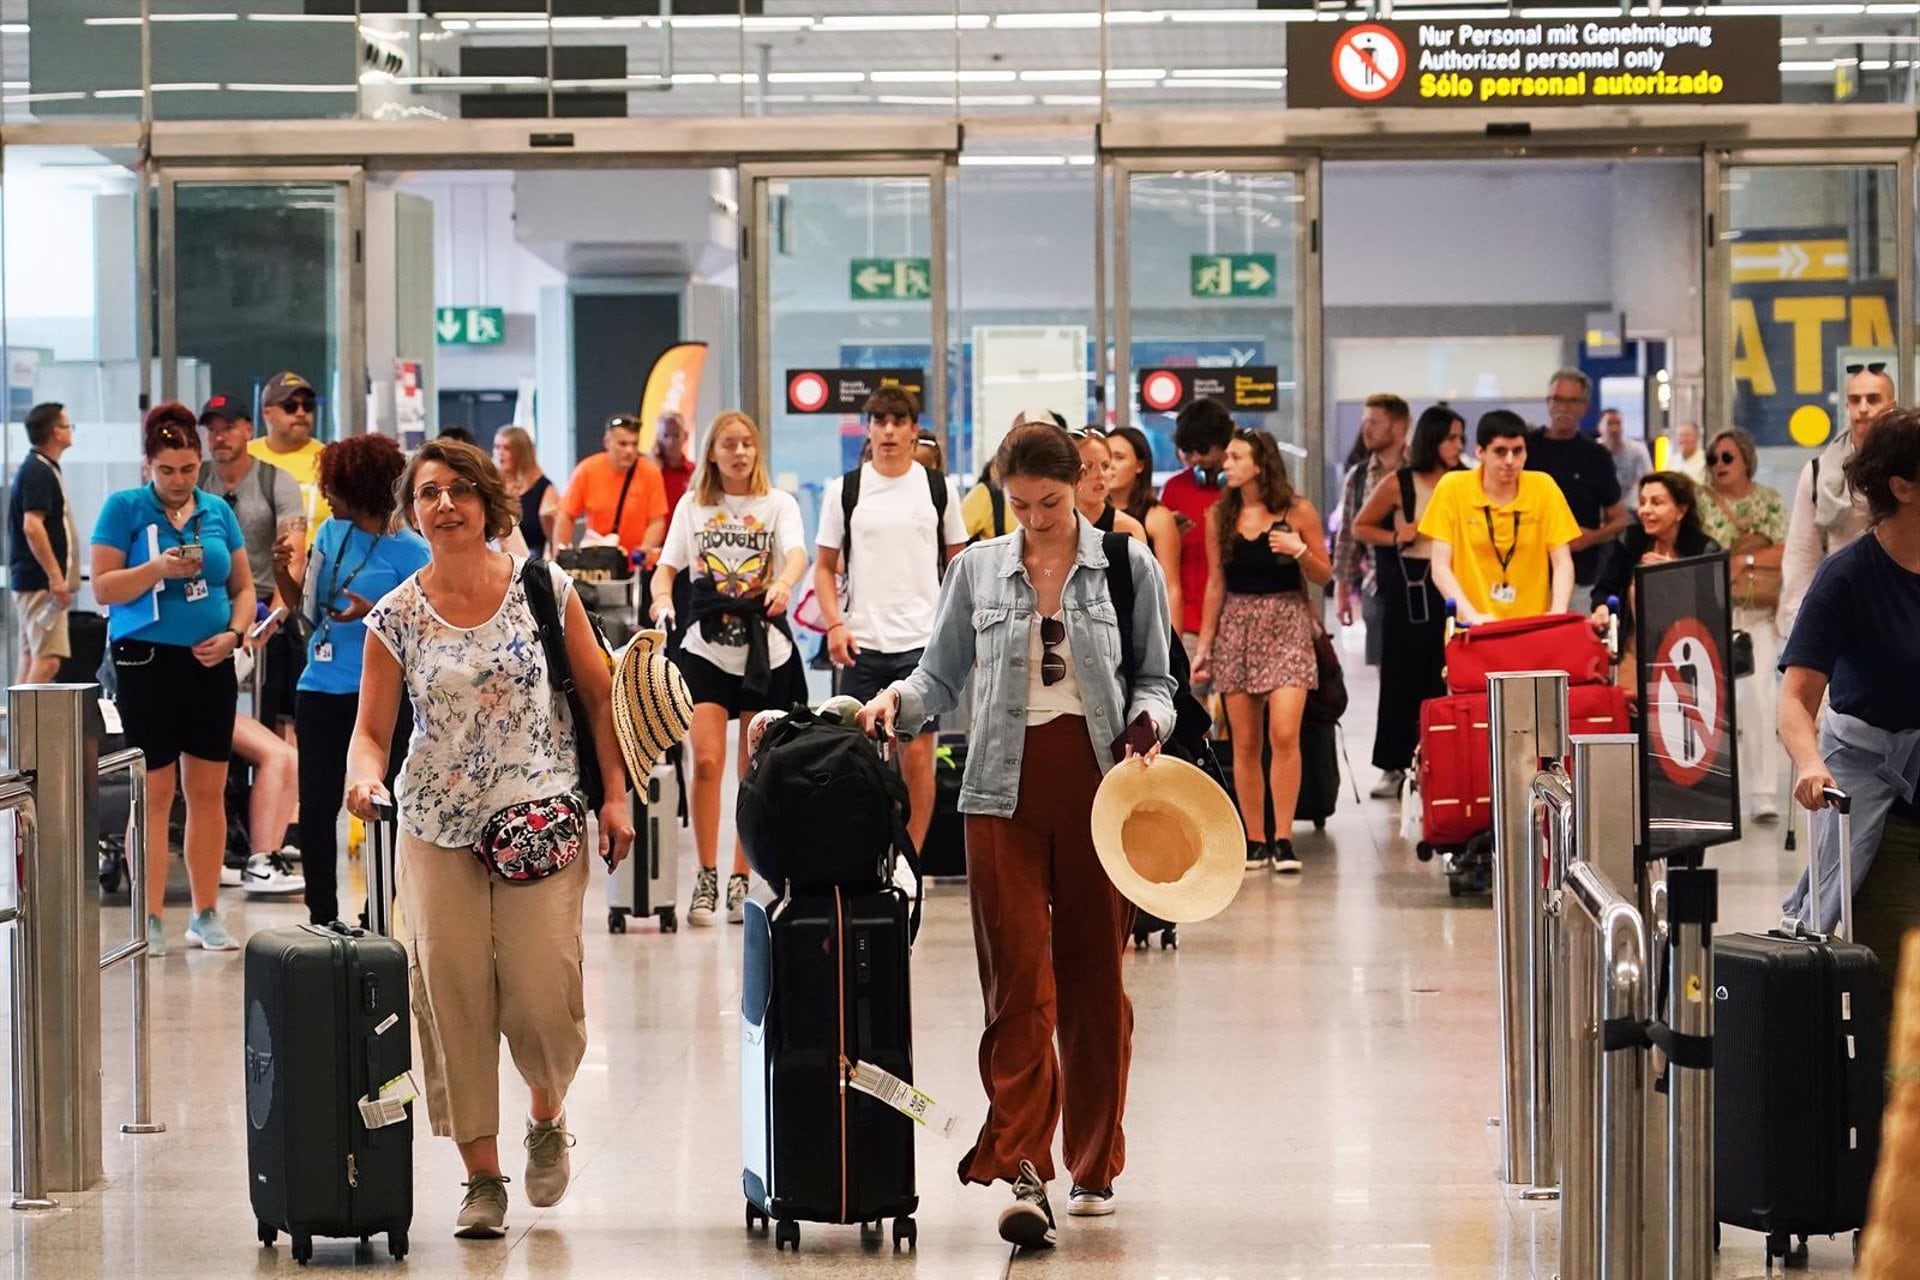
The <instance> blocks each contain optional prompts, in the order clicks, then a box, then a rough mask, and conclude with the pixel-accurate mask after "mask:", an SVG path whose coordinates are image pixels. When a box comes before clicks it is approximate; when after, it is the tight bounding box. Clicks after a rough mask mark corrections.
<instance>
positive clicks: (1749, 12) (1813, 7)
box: [1713, 4, 1867, 18]
mask: <svg viewBox="0 0 1920 1280" xmlns="http://www.w3.org/2000/svg"><path fill="white" fill-rule="evenodd" d="M1866 11H1867V6H1866V5H1864V4H1722V5H1715V6H1714V8H1713V13H1714V16H1716V17H1728V18H1731V17H1752V18H1818V17H1835V18H1844V17H1848V16H1851V15H1857V14H1864V13H1866Z"/></svg>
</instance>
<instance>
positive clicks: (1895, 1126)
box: [1854, 929, 1920, 1280]
mask: <svg viewBox="0 0 1920 1280" xmlns="http://www.w3.org/2000/svg"><path fill="white" fill-rule="evenodd" d="M1915 1259H1920V929H1909V930H1908V931H1907V934H1906V937H1905V938H1904V940H1903V941H1902V942H1901V944H1900V970H1899V979H1898V981H1897V983H1896V984H1895V987H1894V995H1893V1039H1892V1041H1891V1042H1890V1044H1889V1045H1888V1053H1887V1106H1886V1110H1885V1111H1884V1112H1882V1113H1881V1117H1880V1163H1879V1165H1878V1167H1877V1168H1875V1170H1874V1173H1873V1198H1872V1200H1871V1202H1870V1203H1869V1204H1868V1207H1867V1229H1866V1234H1865V1235H1864V1236H1862V1237H1861V1241H1860V1260H1859V1262H1858V1263H1856V1264H1855V1267H1854V1274H1855V1275H1856V1276H1859V1277H1861V1278H1862V1280H1907V1278H1909V1277H1911V1276H1912V1275H1913V1274H1914V1269H1915Z"/></svg>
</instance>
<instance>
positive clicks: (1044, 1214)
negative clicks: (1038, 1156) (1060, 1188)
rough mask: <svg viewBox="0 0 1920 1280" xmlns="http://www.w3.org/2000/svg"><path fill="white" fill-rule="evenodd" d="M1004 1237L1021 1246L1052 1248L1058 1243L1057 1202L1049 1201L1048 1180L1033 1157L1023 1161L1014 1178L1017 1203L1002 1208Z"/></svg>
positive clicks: (1001, 1223)
mask: <svg viewBox="0 0 1920 1280" xmlns="http://www.w3.org/2000/svg"><path fill="white" fill-rule="evenodd" d="M1000 1238H1001V1239H1002V1240H1005V1241H1006V1242H1007V1243H1008V1244H1010V1245H1014V1246H1015V1247H1017V1248H1021V1249H1051V1248H1053V1245H1054V1240H1055V1234H1054V1223H1053V1206H1051V1205H1049V1204H1048V1203H1047V1184H1046V1183H1044V1182H1042V1181H1040V1174H1039V1172H1038V1171H1037V1170H1035V1169H1034V1167H1033V1161H1031V1160H1022V1161H1021V1162H1020V1176H1019V1177H1018V1178H1015V1179H1014V1180H1013V1203H1012V1204H1010V1205H1008V1206H1007V1207H1006V1208H1005V1209H1002V1210H1001V1211H1000Z"/></svg>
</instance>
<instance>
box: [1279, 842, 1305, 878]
mask: <svg viewBox="0 0 1920 1280" xmlns="http://www.w3.org/2000/svg"><path fill="white" fill-rule="evenodd" d="M1273 870H1274V874H1276V875H1283V876H1297V875H1299V874H1300V855H1299V854H1297V853H1295V852H1294V851H1293V841H1291V840H1276V841H1274V845H1273Z"/></svg>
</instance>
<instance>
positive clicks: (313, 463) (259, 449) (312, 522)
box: [247, 436, 333, 547]
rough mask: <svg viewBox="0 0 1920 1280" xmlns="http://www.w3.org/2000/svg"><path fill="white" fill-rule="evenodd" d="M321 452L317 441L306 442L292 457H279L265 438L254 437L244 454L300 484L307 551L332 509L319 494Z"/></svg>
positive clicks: (277, 452) (288, 455) (281, 454)
mask: <svg viewBox="0 0 1920 1280" xmlns="http://www.w3.org/2000/svg"><path fill="white" fill-rule="evenodd" d="M324 448H326V446H325V445H323V444H321V443H320V442H319V441H318V440H308V441H307V442H306V443H305V444H304V445H301V446H300V447H299V448H298V449H295V450H294V451H293V452H292V453H281V452H280V451H279V450H277V449H275V448H274V447H273V446H272V445H270V444H268V443H267V438H266V437H265V436H255V437H254V438H253V439H252V441H251V442H249V443H248V445H247V452H248V453H250V454H252V455H253V456H254V457H256V458H259V459H261V460H262V461H264V462H271V463H272V464H273V465H274V466H276V467H278V468H280V469H281V470H282V471H284V472H286V473H287V474H288V475H290V476H292V477H293V478H294V479H295V480H298V481H299V482H300V506H301V509H302V511H303V512H304V513H305V515H306V517H307V545H308V546H309V547H311V546H312V545H313V540H314V539H315V538H317V537H319V536H320V526H321V525H323V524H325V523H326V522H327V521H329V520H331V519H333V508H332V507H331V506H329V505H328V504H327V500H326V498H325V496H324V495H322V494H321V492H320V451H321V450H322V449H324Z"/></svg>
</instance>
